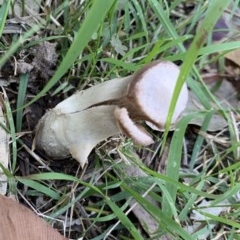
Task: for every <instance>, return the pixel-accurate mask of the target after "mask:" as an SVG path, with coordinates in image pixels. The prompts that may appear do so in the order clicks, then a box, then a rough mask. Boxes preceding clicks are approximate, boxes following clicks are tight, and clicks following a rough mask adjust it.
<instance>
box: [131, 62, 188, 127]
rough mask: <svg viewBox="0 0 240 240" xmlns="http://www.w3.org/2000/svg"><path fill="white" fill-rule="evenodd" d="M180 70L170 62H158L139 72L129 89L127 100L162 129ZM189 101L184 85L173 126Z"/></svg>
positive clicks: (175, 111)
mask: <svg viewBox="0 0 240 240" xmlns="http://www.w3.org/2000/svg"><path fill="white" fill-rule="evenodd" d="M179 72H180V70H179V67H178V66H177V65H175V64H174V63H172V62H169V61H155V62H153V63H151V64H149V65H147V66H146V67H144V68H143V69H141V70H140V71H139V72H137V73H136V74H135V76H134V78H133V80H132V81H131V83H130V84H129V86H128V92H127V97H128V99H129V101H130V102H132V103H134V104H135V105H136V106H137V107H136V109H138V110H139V111H140V112H141V114H142V115H143V116H145V117H146V120H147V121H149V122H151V123H153V124H154V125H156V126H157V127H159V128H163V127H164V126H165V124H166V121H167V116H168V110H169V107H170V103H171V99H172V96H173V92H174V88H175V86H176V83H177V79H178V76H179ZM187 101H188V90H187V85H186V84H185V83H184V85H183V87H182V89H181V92H180V95H179V98H178V100H177V103H176V107H175V110H174V114H173V117H172V123H175V122H176V121H177V119H178V117H179V116H180V115H181V113H182V112H183V110H184V109H185V107H186V105H187Z"/></svg>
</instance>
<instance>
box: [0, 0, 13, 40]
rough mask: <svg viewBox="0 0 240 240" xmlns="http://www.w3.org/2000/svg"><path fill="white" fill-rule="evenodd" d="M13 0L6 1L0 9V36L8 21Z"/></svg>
mask: <svg viewBox="0 0 240 240" xmlns="http://www.w3.org/2000/svg"><path fill="white" fill-rule="evenodd" d="M10 4H11V1H10V0H8V1H4V2H3V4H2V6H1V9H0V37H1V36H2V34H3V29H4V26H5V23H6V19H7V15H8V11H9V8H10Z"/></svg>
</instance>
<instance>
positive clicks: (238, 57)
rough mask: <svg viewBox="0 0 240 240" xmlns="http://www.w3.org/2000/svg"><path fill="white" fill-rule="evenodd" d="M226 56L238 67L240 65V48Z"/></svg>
mask: <svg viewBox="0 0 240 240" xmlns="http://www.w3.org/2000/svg"><path fill="white" fill-rule="evenodd" d="M224 57H225V58H226V59H228V60H230V61H232V62H234V63H235V64H236V65H238V67H240V49H239V48H238V49H235V50H233V51H231V52H228V53H226V54H225V55H224Z"/></svg>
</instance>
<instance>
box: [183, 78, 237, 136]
mask: <svg viewBox="0 0 240 240" xmlns="http://www.w3.org/2000/svg"><path fill="white" fill-rule="evenodd" d="M208 87H209V88H210V89H211V88H212V87H213V84H208ZM213 95H214V96H215V97H216V98H217V99H218V101H219V103H220V104H221V106H222V108H223V109H225V110H226V112H229V110H231V109H238V107H239V100H238V93H237V91H236V89H235V88H234V87H233V85H232V84H231V83H230V82H228V81H222V83H221V85H220V87H219V88H218V89H217V90H216V91H214V92H213ZM212 107H213V109H216V110H217V109H218V107H217V106H216V105H214V104H213V103H212ZM219 110H220V109H219ZM199 111H205V108H204V107H203V105H202V104H201V102H200V101H199V99H198V98H197V97H196V95H195V94H194V93H193V92H191V91H190V92H189V99H188V105H187V108H186V110H185V112H184V115H188V114H189V113H194V112H196V113H198V112H199ZM203 121H204V119H203V118H195V119H192V120H191V121H190V124H194V125H198V126H202V123H203ZM227 125H228V123H227V121H226V119H225V118H224V117H223V116H222V115H221V114H220V113H215V114H213V117H212V119H211V121H210V123H209V125H208V127H207V130H208V131H210V132H215V131H219V130H222V129H223V128H224V127H226V126H227Z"/></svg>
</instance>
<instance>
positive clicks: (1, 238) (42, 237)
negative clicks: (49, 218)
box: [0, 195, 67, 240]
mask: <svg viewBox="0 0 240 240" xmlns="http://www.w3.org/2000/svg"><path fill="white" fill-rule="evenodd" d="M0 226H1V231H0V240H66V239H67V238H65V237H63V236H62V235H61V234H60V233H58V232H57V231H56V230H54V229H53V228H52V227H51V226H50V225H48V224H47V222H45V221H44V220H43V219H41V218H39V217H38V216H37V215H35V214H34V213H33V212H32V211H31V210H29V209H28V208H26V207H24V206H23V205H21V204H19V203H17V202H16V201H14V200H12V199H10V198H8V197H5V196H1V195H0Z"/></svg>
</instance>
